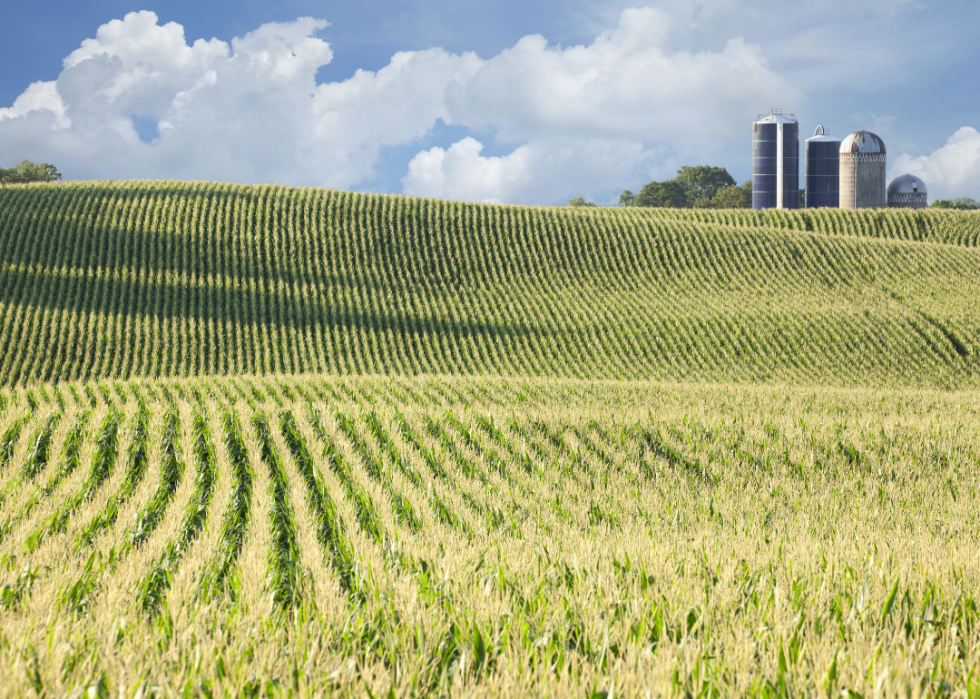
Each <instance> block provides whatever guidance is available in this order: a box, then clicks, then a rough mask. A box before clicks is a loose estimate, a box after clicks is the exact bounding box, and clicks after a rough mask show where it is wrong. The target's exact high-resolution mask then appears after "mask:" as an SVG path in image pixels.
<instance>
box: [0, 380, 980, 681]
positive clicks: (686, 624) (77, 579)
mask: <svg viewBox="0 0 980 699" xmlns="http://www.w3.org/2000/svg"><path fill="white" fill-rule="evenodd" d="M0 405H2V412H0V422H2V424H0V434H2V436H3V441H2V444H0V447H2V451H0V455H2V456H3V461H2V464H0V468H2V470H0V498H2V499H0V577H2V582H3V588H2V595H0V638H2V644H0V667H3V668H4V670H3V671H2V673H3V681H4V686H5V688H6V689H7V691H10V692H12V693H24V694H26V693H29V692H31V691H36V692H39V693H47V694H48V695H62V694H68V693H71V692H72V691H74V690H83V691H86V690H88V691H90V692H94V693H95V694H97V695H98V694H100V693H103V694H105V693H108V694H111V695H117V694H120V693H121V694H123V695H132V694H133V693H135V692H137V691H142V692H143V693H144V694H146V693H147V692H160V693H163V694H167V695H172V694H178V693H188V694H196V693H203V694H223V693H229V694H235V695H238V694H242V693H268V694H275V693H276V692H289V691H299V692H304V693H313V692H332V691H337V692H346V691H349V692H352V693H354V694H362V693H366V690H368V689H370V691H371V692H372V693H373V694H374V695H375V696H379V695H386V694H387V692H388V691H389V690H391V689H394V691H395V693H396V695H397V696H411V695H416V696H429V695H432V694H440V693H443V694H448V693H452V694H461V693H472V694H476V695H487V696H497V695H500V694H509V695H513V696H528V695H536V694H541V695H544V694H547V695H562V696H585V695H587V694H589V693H591V692H593V691H596V692H598V691H606V692H610V693H612V692H615V693H616V695H617V696H620V695H627V696H634V695H635V696H645V695H646V694H647V692H648V691H649V692H650V693H651V694H653V695H656V694H657V693H663V694H673V695H677V696H684V695H687V696H716V695H718V694H724V695H740V696H745V695H757V696H800V695H814V696H815V695H821V696H826V695H827V694H831V695H838V694H839V693H840V692H841V690H843V689H846V690H849V691H854V692H859V693H861V694H864V695H865V696H870V695H873V694H874V693H875V692H879V693H882V694H884V695H908V696H918V695H922V694H926V695H943V694H948V693H953V694H957V695H966V694H968V693H969V692H976V691H977V690H978V681H980V656H978V648H980V626H978V622H980V618H978V617H980V609H978V603H980V597H978V594H977V590H978V589H980V560H978V555H977V553H976V546H975V542H976V540H977V537H978V534H980V514H978V508H977V507H976V503H977V492H976V488H977V483H978V476H980V443H978V440H977V434H978V427H980V398H978V396H977V395H976V394H972V393H945V394H941V393H928V392H911V391H905V392H885V391H881V392H874V391H842V390H830V389H812V390H804V389H789V390H777V389H768V388H744V387H743V388H737V387H724V386H697V385H691V386H673V387H671V386H657V385H654V384H648V383H636V382H633V383H630V382H623V383H592V382H583V381H575V380H565V381H558V380H550V381H544V380H506V379H470V380H467V379H459V378H453V379H450V378H441V379H440V378H424V379H417V380H410V379H381V378H376V379H370V378H362V379H355V378H348V379H338V378H336V377H333V378H331V377H292V378H279V377H268V378H260V379H208V380H198V381H170V382H163V381H161V382H153V381H143V382H132V383H111V384H88V385H81V386H78V385H60V386H46V387H35V388H32V389H30V390H27V391H20V392H17V393H9V392H8V393H6V394H3V395H2V396H0Z"/></svg>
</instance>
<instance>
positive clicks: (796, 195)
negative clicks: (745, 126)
mask: <svg viewBox="0 0 980 699" xmlns="http://www.w3.org/2000/svg"><path fill="white" fill-rule="evenodd" d="M752 208H753V209H798V208H800V124H799V122H797V121H796V119H795V118H793V115H792V114H791V115H789V116H784V115H783V113H782V111H780V110H778V109H773V110H772V111H771V112H769V113H768V114H765V115H760V117H759V119H758V120H756V122H755V123H754V124H753V125H752Z"/></svg>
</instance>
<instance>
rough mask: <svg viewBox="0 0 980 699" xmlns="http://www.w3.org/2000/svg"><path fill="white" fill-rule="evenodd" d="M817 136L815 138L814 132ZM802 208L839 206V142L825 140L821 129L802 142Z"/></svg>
mask: <svg viewBox="0 0 980 699" xmlns="http://www.w3.org/2000/svg"><path fill="white" fill-rule="evenodd" d="M818 131H819V132H820V134H819V135H817V132H818ZM804 150H805V153H806V165H805V166H804V168H805V169H804V171H805V172H806V180H805V181H806V185H805V186H806V208H808V209H817V208H820V207H824V206H830V207H833V208H835V209H836V208H837V207H838V206H840V139H839V138H834V137H833V136H828V135H827V133H826V132H825V131H824V128H823V126H818V127H817V128H816V129H814V131H813V138H808V139H807V140H806V146H805V148H804Z"/></svg>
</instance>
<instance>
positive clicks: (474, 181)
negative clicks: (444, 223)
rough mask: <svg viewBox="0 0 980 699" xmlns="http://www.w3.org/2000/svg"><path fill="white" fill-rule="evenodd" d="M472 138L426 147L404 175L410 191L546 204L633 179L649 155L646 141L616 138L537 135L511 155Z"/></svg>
mask: <svg viewBox="0 0 980 699" xmlns="http://www.w3.org/2000/svg"><path fill="white" fill-rule="evenodd" d="M482 150H483V144H482V143H480V142H479V141H477V140H476V139H474V138H472V137H466V138H464V139H462V140H461V141H458V142H457V143H454V144H453V145H452V146H450V147H449V148H448V149H443V148H432V149H430V150H427V151H423V152H421V153H419V154H418V155H416V156H415V158H413V159H412V162H411V163H409V165H408V174H407V175H406V176H405V177H404V178H403V179H402V185H403V186H404V191H405V193H406V194H411V195H418V196H428V197H439V198H444V199H463V200H468V201H486V202H523V203H529V202H530V203H534V202H537V203H540V202H554V201H562V200H564V199H568V198H569V196H570V194H569V192H571V193H572V194H574V193H576V192H577V193H579V194H591V193H593V192H597V191H601V190H603V189H608V188H609V183H610V182H614V183H619V182H623V181H628V179H629V177H630V175H631V170H632V168H634V167H635V164H636V163H637V162H641V161H642V160H644V159H645V158H648V157H649V153H648V152H646V151H645V150H644V149H643V146H642V144H640V143H633V142H630V141H627V140H611V139H562V138H557V139H536V140H533V141H531V142H530V143H527V144H525V145H522V146H519V147H518V148H516V149H514V151H513V152H511V153H509V154H507V155H505V156H492V157H485V156H482V155H480V152H481V151H482Z"/></svg>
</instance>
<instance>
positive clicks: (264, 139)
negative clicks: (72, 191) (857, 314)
mask: <svg viewBox="0 0 980 699" xmlns="http://www.w3.org/2000/svg"><path fill="white" fill-rule="evenodd" d="M804 5H806V6H804ZM130 13H140V14H130ZM149 13H153V14H149ZM300 18H306V19H300ZM327 23H329V24H327ZM978 29H980V3H977V2H975V1H970V2H966V1H962V0H961V1H957V2H948V1H947V2H940V1H938V0H892V1H891V2H883V1H881V0H847V1H844V0H826V1H825V2H823V3H820V4H819V6H818V5H816V4H812V5H810V4H803V3H789V2H770V3H757V2H746V1H742V0H686V1H685V0H675V1H673V2H666V1H662V2H652V3H642V2H584V1H581V0H572V1H571V2H563V3H557V2H546V1H545V0H523V1H521V2H516V1H513V0H497V1H496V2H483V1H480V2H468V3H459V2H447V1H444V0H428V1H423V2H390V1H388V2H381V1H379V0H364V1H362V2H358V3H333V2H314V1H312V0H293V1H289V0H287V1H285V2H276V3H271V2H260V1H258V0H243V1H241V2H236V3H230V2H210V3H190V2H183V1H181V2H168V3H158V2H140V3H138V4H132V3H127V2H120V1H117V0H107V1H105V2H88V3H84V2H83V3H68V2H60V1H56V2H41V3H21V4H17V5H15V6H12V7H11V8H9V9H7V10H6V11H5V21H4V23H3V25H2V26H0V61H2V65H4V66H5V70H4V71H3V72H2V73H0V165H3V166H9V164H11V163H12V162H16V161H17V160H19V159H21V158H30V159H32V160H42V161H47V162H52V163H55V164H56V165H58V166H59V168H60V169H61V170H62V172H63V173H64V174H65V176H66V177H68V178H72V179H76V178H78V179H82V178H84V179H89V178H100V179H110V178H163V177H179V178H187V179H222V180H234V181H243V182H282V183H285V184H293V185H314V186H333V187H342V188H347V189H356V190H366V191H384V192H404V193H407V194H421V195H427V196H439V197H445V198H460V199H473V200H488V201H506V202H515V203H532V204H554V203H561V202H563V201H565V200H567V199H568V198H569V197H571V196H576V195H584V196H586V197H587V198H591V199H594V200H595V201H597V202H599V203H611V202H614V201H615V199H616V198H617V197H618V193H619V192H620V191H621V190H622V189H624V188H630V189H634V190H636V189H638V188H639V187H640V186H641V185H642V184H643V183H644V182H647V181H649V180H651V179H665V178H668V177H670V176H672V175H673V173H674V171H675V170H676V169H677V168H678V167H679V166H680V165H685V164H702V163H703V164H712V165H720V166H724V167H726V168H728V170H729V172H731V173H732V174H733V176H735V177H736V179H738V180H739V181H742V180H744V179H747V178H748V177H749V176H750V160H749V149H750V132H751V121H752V119H753V118H754V117H755V116H756V115H757V114H759V113H761V112H765V111H767V110H768V109H769V108H770V107H781V108H783V109H784V110H785V111H786V112H793V113H795V114H796V115H797V117H798V118H799V119H800V125H801V131H802V133H803V134H804V136H808V135H809V134H811V133H812V132H813V129H814V127H815V126H816V125H817V124H818V123H822V124H824V125H825V126H826V127H827V128H828V130H829V132H830V133H832V134H834V135H838V136H841V137H843V136H844V135H846V134H847V133H849V132H851V131H854V130H857V129H861V128H865V129H870V130H872V131H875V132H876V133H878V134H879V135H880V136H882V138H883V139H884V140H885V142H886V144H887V146H888V149H889V174H890V176H895V175H898V174H902V173H903V172H906V171H908V172H913V173H915V174H918V175H919V176H920V177H922V178H923V179H925V181H926V182H927V184H928V185H929V187H930V193H931V194H932V195H933V196H934V197H935V196H942V197H950V196H972V197H974V198H980V133H978V132H977V130H978V129H980V48H978V45H977V44H978V42H977V41H976V38H975V37H976V35H977V34H978ZM199 39H202V40H203V41H202V42H199V43H195V42H197V41H198V40H199ZM83 42H84V43H83Z"/></svg>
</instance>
